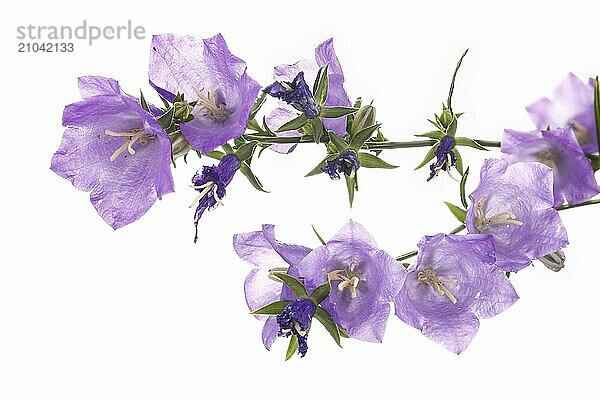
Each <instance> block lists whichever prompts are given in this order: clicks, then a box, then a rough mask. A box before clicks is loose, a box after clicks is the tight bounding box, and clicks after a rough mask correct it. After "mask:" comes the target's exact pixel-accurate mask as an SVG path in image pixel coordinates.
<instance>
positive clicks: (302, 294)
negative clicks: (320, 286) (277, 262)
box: [273, 272, 308, 299]
mask: <svg viewBox="0 0 600 400" xmlns="http://www.w3.org/2000/svg"><path fill="white" fill-rule="evenodd" d="M273 275H275V276H276V277H277V278H279V279H281V280H282V281H283V283H285V285H286V286H287V287H289V288H290V290H291V291H292V293H294V295H295V296H296V297H297V298H299V299H304V298H307V297H308V292H307V291H306V288H305V287H304V285H303V284H302V283H301V282H300V281H299V280H298V279H296V278H294V277H293V276H291V275H288V274H284V273H283V272H273Z"/></svg>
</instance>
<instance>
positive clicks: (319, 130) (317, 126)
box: [310, 118, 325, 144]
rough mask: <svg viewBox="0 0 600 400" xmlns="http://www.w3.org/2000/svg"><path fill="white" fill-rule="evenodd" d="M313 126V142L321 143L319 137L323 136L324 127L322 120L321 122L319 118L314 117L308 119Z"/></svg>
mask: <svg viewBox="0 0 600 400" xmlns="http://www.w3.org/2000/svg"><path fill="white" fill-rule="evenodd" d="M310 123H311V125H312V128H313V138H314V140H315V143H317V144H319V143H321V137H323V131H324V129H325V127H324V126H323V122H321V119H320V118H315V119H312V120H311V121H310Z"/></svg>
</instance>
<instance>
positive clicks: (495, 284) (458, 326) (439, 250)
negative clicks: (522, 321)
mask: <svg viewBox="0 0 600 400" xmlns="http://www.w3.org/2000/svg"><path fill="white" fill-rule="evenodd" d="M517 299H518V296H517V293H516V292H515V290H514V288H513V287H512V285H511V283H510V282H509V280H508V279H507V278H506V276H505V275H504V273H503V272H502V271H501V270H500V269H499V268H498V267H497V266H496V264H495V257H494V243H493V241H492V237H491V236H489V235H444V234H438V235H435V236H425V237H424V238H423V239H422V240H421V242H420V243H419V256H418V258H417V262H416V264H414V265H412V266H411V267H410V268H409V270H408V276H407V277H406V281H405V282H404V286H402V289H401V290H400V292H399V293H398V295H397V296H396V298H395V300H394V307H395V309H396V315H397V316H398V317H399V318H400V319H401V320H402V321H404V322H406V323H407V324H409V325H410V326H413V327H414V328H416V329H419V330H420V331H421V332H423V335H425V336H426V337H427V338H429V339H431V340H433V341H436V342H438V343H440V344H442V345H444V346H445V347H446V348H447V349H448V350H450V351H452V352H454V353H456V354H459V353H461V352H462V351H463V350H464V349H465V348H467V346H468V345H469V344H470V343H471V340H472V339H473V337H474V336H475V334H476V333H477V330H478V328H479V318H490V317H493V316H495V315H497V314H499V313H501V312H502V311H504V310H506V309H507V308H508V307H510V306H511V305H512V304H513V303H514V302H515V301H517Z"/></svg>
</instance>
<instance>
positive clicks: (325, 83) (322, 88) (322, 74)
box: [313, 64, 329, 105]
mask: <svg viewBox="0 0 600 400" xmlns="http://www.w3.org/2000/svg"><path fill="white" fill-rule="evenodd" d="M328 70H329V64H327V65H325V66H324V67H323V68H320V69H319V73H318V74H317V79H315V85H316V87H314V86H313V93H314V95H315V101H316V102H317V104H319V105H322V104H323V103H325V100H327V92H328V91H329V74H328Z"/></svg>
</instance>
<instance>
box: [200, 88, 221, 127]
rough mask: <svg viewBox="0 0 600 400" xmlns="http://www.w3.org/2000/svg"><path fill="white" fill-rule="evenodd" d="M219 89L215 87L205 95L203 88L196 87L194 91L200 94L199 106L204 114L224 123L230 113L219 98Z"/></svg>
mask: <svg viewBox="0 0 600 400" xmlns="http://www.w3.org/2000/svg"><path fill="white" fill-rule="evenodd" d="M218 90H219V89H218V88H215V89H214V90H213V91H212V93H211V92H208V91H207V92H206V95H205V94H204V93H202V91H203V89H198V88H196V87H194V92H196V95H197V96H198V104H199V108H200V110H201V111H202V112H203V113H204V115H205V116H207V117H208V118H210V119H212V120H213V121H215V122H219V123H224V122H225V121H227V118H228V117H229V113H228V112H227V109H226V108H225V103H223V102H220V101H218V100H217V94H218Z"/></svg>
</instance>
